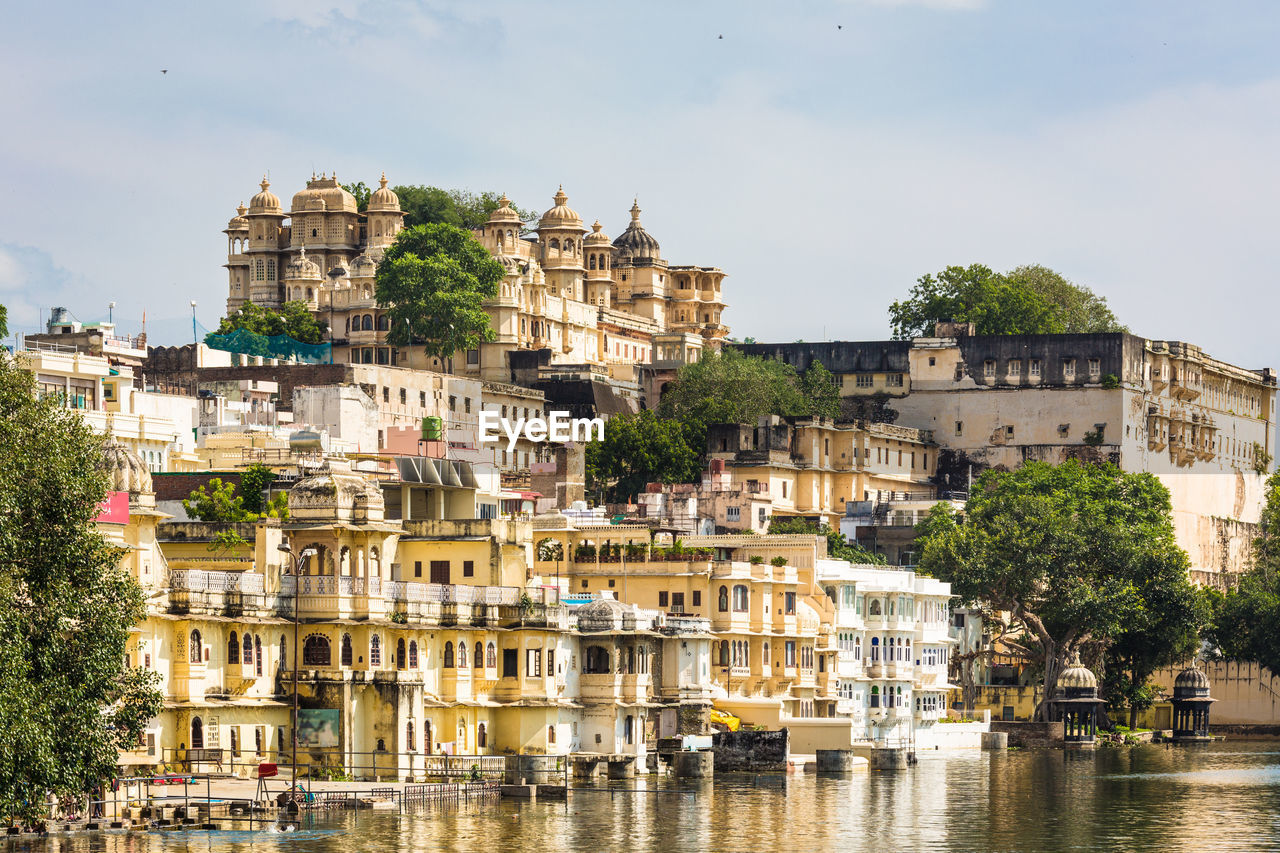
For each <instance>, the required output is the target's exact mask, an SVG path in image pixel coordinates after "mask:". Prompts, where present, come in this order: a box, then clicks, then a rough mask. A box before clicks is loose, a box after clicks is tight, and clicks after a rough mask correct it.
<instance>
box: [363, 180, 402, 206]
mask: <svg viewBox="0 0 1280 853" xmlns="http://www.w3.org/2000/svg"><path fill="white" fill-rule="evenodd" d="M365 211H366V212H368V213H399V212H400V197H399V196H397V195H396V194H395V192H394V191H393V190H392V189H391V188H390V187H388V186H387V173H386V172H383V173H382V177H381V178H379V179H378V188H377V189H376V190H374V191H373V195H371V196H369V205H368V207H366V208H365Z"/></svg>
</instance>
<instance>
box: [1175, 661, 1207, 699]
mask: <svg viewBox="0 0 1280 853" xmlns="http://www.w3.org/2000/svg"><path fill="white" fill-rule="evenodd" d="M1173 695H1174V698H1183V697H1187V696H1208V695H1209V676H1207V675H1205V674H1204V673H1203V672H1201V671H1200V670H1199V669H1197V668H1196V665H1195V664H1194V663H1192V664H1191V666H1189V667H1187V668H1186V669H1184V670H1183V671H1182V672H1180V673H1178V677H1177V678H1175V679H1174V681H1173Z"/></svg>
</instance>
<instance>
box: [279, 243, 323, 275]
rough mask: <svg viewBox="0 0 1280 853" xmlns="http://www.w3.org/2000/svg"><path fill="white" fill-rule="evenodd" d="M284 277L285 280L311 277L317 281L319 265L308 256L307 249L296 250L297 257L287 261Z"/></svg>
mask: <svg viewBox="0 0 1280 853" xmlns="http://www.w3.org/2000/svg"><path fill="white" fill-rule="evenodd" d="M284 277H285V279H286V280H291V279H311V280H313V281H319V280H320V265H319V264H317V263H316V262H315V261H313V260H311V259H310V258H308V257H307V250H306V249H302V250H301V251H300V252H298V257H296V258H294V259H293V260H291V261H289V265H288V266H286V267H285V268H284Z"/></svg>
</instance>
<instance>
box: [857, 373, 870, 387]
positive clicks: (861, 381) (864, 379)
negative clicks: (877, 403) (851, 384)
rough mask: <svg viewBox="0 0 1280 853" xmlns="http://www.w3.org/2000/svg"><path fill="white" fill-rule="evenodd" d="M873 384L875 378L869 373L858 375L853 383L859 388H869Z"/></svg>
mask: <svg viewBox="0 0 1280 853" xmlns="http://www.w3.org/2000/svg"><path fill="white" fill-rule="evenodd" d="M874 382H875V376H874V375H873V374H870V373H859V374H858V377H857V379H856V380H855V383H856V385H857V387H859V388H870V387H871V385H872V384H873V383H874Z"/></svg>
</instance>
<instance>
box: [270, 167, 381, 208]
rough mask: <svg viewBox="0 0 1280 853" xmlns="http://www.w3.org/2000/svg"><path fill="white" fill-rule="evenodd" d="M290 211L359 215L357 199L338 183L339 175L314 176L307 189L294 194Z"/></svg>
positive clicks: (308, 182)
mask: <svg viewBox="0 0 1280 853" xmlns="http://www.w3.org/2000/svg"><path fill="white" fill-rule="evenodd" d="M393 195H394V193H393ZM397 203H398V202H397ZM290 210H291V211H299V212H301V211H306V210H323V211H325V212H326V213H334V212H339V211H346V212H347V213H358V212H359V207H358V205H357V204H356V197H355V196H353V195H352V194H351V193H349V192H347V191H346V189H345V188H344V187H343V186H342V184H340V183H338V176H337V175H330V176H328V177H326V176H324V175H321V176H320V177H318V178H317V177H315V176H314V175H312V177H311V180H309V181H307V188H306V189H304V190H299V191H298V192H296V193H294V195H293V201H292V202H291V203H290Z"/></svg>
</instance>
